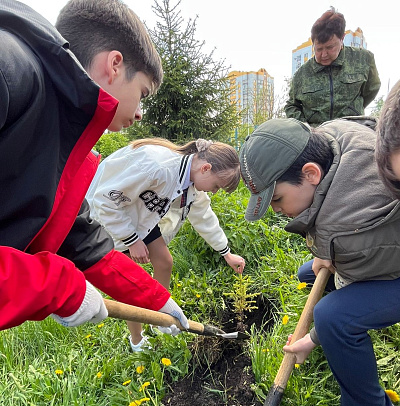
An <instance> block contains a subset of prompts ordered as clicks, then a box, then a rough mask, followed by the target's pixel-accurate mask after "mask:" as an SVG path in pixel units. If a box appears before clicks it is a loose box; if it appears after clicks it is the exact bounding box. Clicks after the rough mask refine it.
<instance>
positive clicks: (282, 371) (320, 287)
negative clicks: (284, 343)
mask: <svg viewBox="0 0 400 406" xmlns="http://www.w3.org/2000/svg"><path fill="white" fill-rule="evenodd" d="M330 275H331V272H330V271H329V270H328V269H327V268H322V269H321V270H320V271H319V272H318V275H317V277H316V279H315V282H314V285H313V287H312V289H311V292H310V294H309V295H308V299H307V302H306V304H305V306H304V309H303V311H302V313H301V316H300V319H299V321H298V323H297V326H296V328H295V330H294V333H293V336H292V340H291V342H290V344H294V343H295V342H296V341H297V340H299V339H300V338H303V337H304V336H305V335H306V334H307V333H308V330H309V328H310V325H311V322H312V319H313V310H314V306H315V305H316V304H317V303H318V301H319V299H321V297H322V294H323V292H324V289H325V286H326V283H327V282H328V279H329V276H330ZM295 363H296V355H295V354H292V353H289V352H286V353H285V355H284V357H283V360H282V363H281V366H280V367H279V371H278V373H277V374H276V377H275V380H274V383H273V384H272V386H271V387H270V389H269V392H268V395H267V398H266V399H265V402H264V406H278V405H279V404H280V403H281V400H282V397H283V392H284V391H285V389H286V385H287V383H288V380H289V377H290V374H291V372H292V370H293V367H294V365H295Z"/></svg>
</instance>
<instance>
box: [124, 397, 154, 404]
mask: <svg viewBox="0 0 400 406" xmlns="http://www.w3.org/2000/svg"><path fill="white" fill-rule="evenodd" d="M149 400H150V398H142V399H138V400H134V401H133V402H131V403H129V406H140V405H141V404H142V403H143V402H148V401H149Z"/></svg>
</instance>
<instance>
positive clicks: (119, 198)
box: [103, 190, 131, 206]
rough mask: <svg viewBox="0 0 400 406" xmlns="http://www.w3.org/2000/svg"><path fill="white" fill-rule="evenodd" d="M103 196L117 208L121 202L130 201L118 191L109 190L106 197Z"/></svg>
mask: <svg viewBox="0 0 400 406" xmlns="http://www.w3.org/2000/svg"><path fill="white" fill-rule="evenodd" d="M103 196H104V197H106V198H107V199H110V200H111V201H112V202H114V203H115V205H116V206H119V205H120V204H121V203H123V202H130V201H131V199H129V197H127V196H124V194H123V193H122V192H121V191H120V190H110V191H109V192H108V195H104V194H103Z"/></svg>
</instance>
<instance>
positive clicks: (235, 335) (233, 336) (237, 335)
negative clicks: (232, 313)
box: [217, 331, 250, 340]
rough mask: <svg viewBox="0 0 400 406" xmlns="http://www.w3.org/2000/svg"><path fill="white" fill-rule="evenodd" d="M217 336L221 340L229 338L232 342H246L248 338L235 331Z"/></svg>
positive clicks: (246, 335) (244, 334)
mask: <svg viewBox="0 0 400 406" xmlns="http://www.w3.org/2000/svg"><path fill="white" fill-rule="evenodd" d="M217 336H219V337H222V338H230V339H234V340H248V339H249V338H250V336H249V335H248V334H246V333H242V332H241V331H235V332H233V333H223V334H221V333H218V334H217Z"/></svg>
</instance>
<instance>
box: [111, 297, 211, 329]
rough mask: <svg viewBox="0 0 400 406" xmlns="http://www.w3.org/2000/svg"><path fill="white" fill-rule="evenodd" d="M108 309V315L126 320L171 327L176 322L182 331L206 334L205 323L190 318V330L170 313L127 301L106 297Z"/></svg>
mask: <svg viewBox="0 0 400 406" xmlns="http://www.w3.org/2000/svg"><path fill="white" fill-rule="evenodd" d="M104 304H105V305H106V307H107V310H108V316H109V317H113V318H115V319H121V320H126V321H136V322H138V323H147V324H154V325H155V326H162V327H169V326H170V325H172V324H175V325H176V327H178V328H179V329H180V330H182V331H189V332H191V333H196V334H204V324H201V323H197V322H196V321H192V320H188V322H189V330H186V329H185V328H184V327H183V326H182V325H181V323H180V322H179V320H178V319H177V318H175V317H173V316H171V315H169V314H166V313H161V312H156V311H154V310H149V309H143V308H142V307H136V306H131V305H128V304H126V303H121V302H116V301H114V300H108V299H104Z"/></svg>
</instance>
